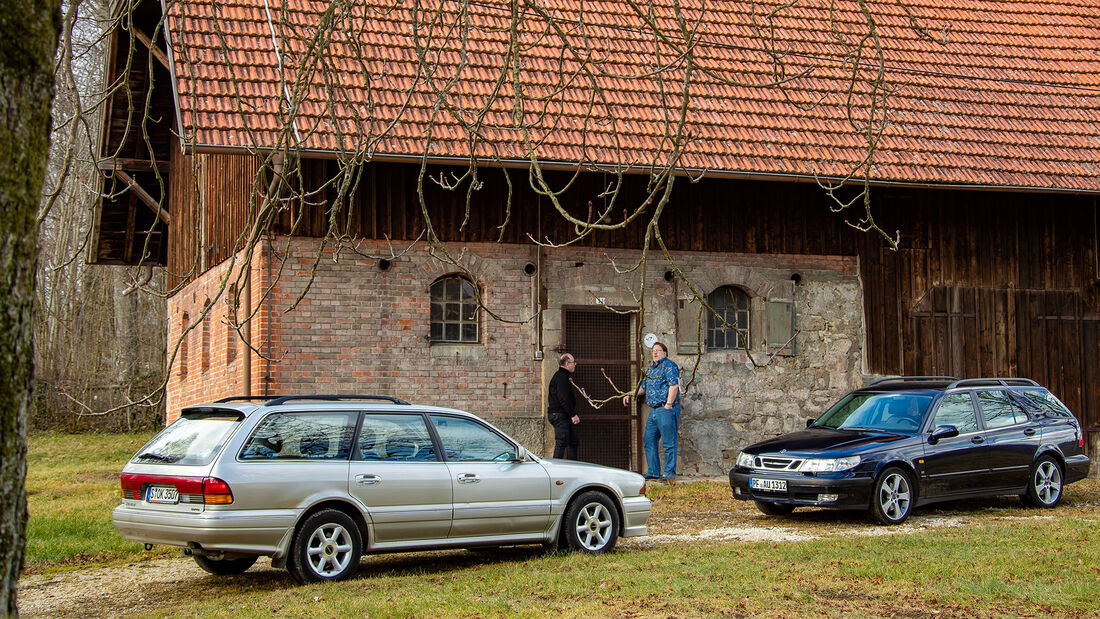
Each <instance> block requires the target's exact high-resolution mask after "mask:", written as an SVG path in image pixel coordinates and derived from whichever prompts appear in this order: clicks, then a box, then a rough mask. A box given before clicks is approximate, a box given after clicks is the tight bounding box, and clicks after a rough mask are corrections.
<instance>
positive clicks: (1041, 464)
mask: <svg viewBox="0 0 1100 619" xmlns="http://www.w3.org/2000/svg"><path fill="white" fill-rule="evenodd" d="M1020 498H1022V499H1023V500H1024V503H1027V504H1028V505H1030V506H1032V507H1047V508H1050V507H1054V506H1055V505H1057V504H1058V502H1059V501H1061V500H1062V467H1060V466H1058V462H1057V461H1056V460H1055V459H1054V458H1052V457H1050V456H1042V457H1041V458H1039V459H1038V460H1037V461H1036V462H1035V465H1034V466H1032V467H1031V477H1030V478H1028V482H1027V492H1026V493H1025V494H1022V495H1020Z"/></svg>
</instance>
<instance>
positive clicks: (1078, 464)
mask: <svg viewBox="0 0 1100 619" xmlns="http://www.w3.org/2000/svg"><path fill="white" fill-rule="evenodd" d="M1089 464H1090V461H1089V457H1088V456H1086V455H1085V454H1080V455H1076V456H1070V457H1068V458H1066V481H1065V483H1067V484H1072V483H1073V482H1075V481H1081V480H1082V479H1084V478H1086V477H1088V475H1089Z"/></svg>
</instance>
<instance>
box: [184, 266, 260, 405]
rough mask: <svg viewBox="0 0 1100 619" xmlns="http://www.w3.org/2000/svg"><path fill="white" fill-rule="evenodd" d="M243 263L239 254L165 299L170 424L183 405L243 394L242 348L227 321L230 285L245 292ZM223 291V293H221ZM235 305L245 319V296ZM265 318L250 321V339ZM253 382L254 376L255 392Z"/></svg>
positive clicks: (255, 275)
mask: <svg viewBox="0 0 1100 619" xmlns="http://www.w3.org/2000/svg"><path fill="white" fill-rule="evenodd" d="M255 256H256V257H255V259H254V260H253V267H252V268H253V274H252V279H253V285H252V288H253V295H252V307H253V308H255V307H257V303H258V302H259V298H260V294H261V289H260V286H259V283H260V281H259V275H260V274H261V273H260V269H259V266H260V264H261V255H260V252H259V251H258V250H257V252H256V254H255ZM243 260H244V254H243V253H238V254H237V255H236V256H235V257H234V259H233V260H232V261H226V262H224V263H222V264H220V265H218V266H216V267H214V268H212V269H210V270H209V271H207V272H206V273H204V274H203V275H201V276H200V277H199V278H198V279H196V280H195V281H193V282H192V283H190V284H189V285H187V286H186V287H185V288H183V289H182V290H181V291H179V292H178V293H176V294H175V295H173V296H172V297H171V298H170V299H169V300H168V358H169V361H170V362H171V367H170V368H169V372H168V390H167V394H166V405H165V409H166V410H167V415H168V421H171V420H173V419H175V418H176V417H178V416H179V411H180V408H182V407H184V406H188V405H190V404H195V403H198V402H211V401H213V400H216V399H218V398H222V397H225V396H230V395H242V394H243V393H244V392H245V388H244V381H245V373H244V371H245V353H246V347H245V345H244V343H243V342H241V340H240V337H239V336H238V335H237V331H236V330H235V329H232V328H231V327H230V320H229V318H230V312H232V311H233V308H232V306H231V301H232V299H233V297H234V295H233V294H232V293H231V287H233V286H239V287H240V288H241V289H242V290H243V289H244V280H243V279H240V280H239V281H238V276H239V274H240V271H241V266H242V265H241V263H242V261H243ZM223 288H224V292H221V293H219V291H220V290H222V289H223ZM239 302H240V307H238V308H237V310H236V314H237V320H239V321H243V320H244V319H245V309H244V308H245V299H244V297H243V296H241V297H240V300H239ZM207 304H209V306H210V307H209V310H207V309H206V307H207ZM264 318H265V314H264V313H262V312H261V313H260V314H259V315H257V316H256V317H255V318H253V321H252V333H253V335H252V337H253V339H255V338H256V333H262V330H263V326H264ZM173 351H175V354H173ZM254 363H255V362H254ZM256 384H257V380H256V378H255V376H254V379H253V385H254V386H253V389H255V385H256ZM254 392H255V391H254Z"/></svg>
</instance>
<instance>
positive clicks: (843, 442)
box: [729, 376, 1089, 524]
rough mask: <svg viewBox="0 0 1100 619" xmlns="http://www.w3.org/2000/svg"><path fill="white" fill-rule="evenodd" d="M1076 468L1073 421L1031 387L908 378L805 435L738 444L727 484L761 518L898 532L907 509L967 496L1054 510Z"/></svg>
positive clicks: (1080, 459)
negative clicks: (814, 514)
mask: <svg viewBox="0 0 1100 619" xmlns="http://www.w3.org/2000/svg"><path fill="white" fill-rule="evenodd" d="M1088 470H1089V458H1088V456H1087V455H1085V438H1084V433H1083V432H1082V430H1081V426H1080V424H1078V422H1077V420H1076V419H1075V418H1074V416H1073V414H1072V413H1071V412H1070V411H1069V409H1067V408H1066V407H1065V405H1064V404H1062V402H1061V401H1059V400H1058V398H1056V397H1055V396H1054V394H1052V393H1051V392H1050V391H1048V390H1047V389H1045V388H1043V387H1042V386H1040V385H1039V384H1038V383H1036V382H1034V381H1032V380H1029V379H1020V378H980V379H966V380H957V379H955V378H952V377H926V376H917V377H906V378H888V379H883V380H880V381H877V382H874V383H872V384H871V385H869V386H867V387H865V388H863V389H859V390H857V391H853V392H851V393H849V394H848V395H846V396H844V397H843V398H841V400H840V401H839V402H837V403H836V404H834V405H833V406H832V407H830V408H829V409H828V410H827V411H825V413H824V414H823V415H821V416H820V417H818V418H817V419H811V420H808V422H807V427H806V429H805V430H802V431H799V432H793V433H790V434H786V435H783V436H780V437H777V438H773V439H769V440H765V441H761V442H759V443H755V444H753V445H750V446H748V447H746V448H745V449H744V450H743V451H742V452H741V453H740V454H739V455H738V457H737V463H736V466H734V468H733V469H732V470H731V471H730V474H729V479H730V487H731V488H732V489H733V495H734V497H735V498H738V499H743V500H752V501H755V502H756V506H757V507H758V508H759V509H760V511H762V512H764V513H765V514H771V515H781V514H789V513H791V511H792V510H794V508H795V507H797V506H800V505H808V506H818V507H836V508H845V509H869V510H870V512H871V514H872V516H873V517H874V518H875V520H877V521H878V522H880V523H882V524H900V523H902V522H904V521H905V520H906V518H908V517H909V514H910V513H911V512H912V510H913V508H914V507H917V506H920V505H925V504H928V503H933V502H936V501H944V500H951V499H959V498H966V497H975V496H993V495H1006V494H1017V495H1020V497H1021V498H1022V499H1023V500H1024V502H1025V503H1027V504H1028V505H1032V506H1035V507H1047V508H1050V507H1054V506H1055V505H1057V504H1058V502H1059V501H1060V500H1061V498H1062V488H1063V486H1064V485H1065V484H1069V483H1073V482H1075V481H1078V480H1081V479H1083V478H1084V477H1085V476H1086V475H1087V474H1088Z"/></svg>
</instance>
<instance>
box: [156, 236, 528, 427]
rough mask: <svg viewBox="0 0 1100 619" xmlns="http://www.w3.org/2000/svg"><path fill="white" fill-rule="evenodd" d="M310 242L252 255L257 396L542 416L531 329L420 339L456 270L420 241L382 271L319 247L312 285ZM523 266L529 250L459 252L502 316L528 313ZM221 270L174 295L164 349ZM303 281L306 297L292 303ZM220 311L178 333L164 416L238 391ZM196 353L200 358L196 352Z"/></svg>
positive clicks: (313, 244) (376, 247)
mask: <svg viewBox="0 0 1100 619" xmlns="http://www.w3.org/2000/svg"><path fill="white" fill-rule="evenodd" d="M318 247H319V240H318V239H305V238H303V239H291V240H290V241H289V244H288V239H286V238H285V237H283V238H277V239H275V240H274V241H273V242H272V243H271V244H270V246H268V245H264V246H263V247H260V248H258V249H257V254H256V258H255V259H254V260H253V261H252V269H253V271H252V273H253V282H252V287H253V307H254V308H255V307H258V306H260V304H261V296H262V294H263V292H264V291H265V290H266V289H267V288H268V286H269V285H271V284H272V283H273V284H274V286H273V287H272V288H271V291H270V296H269V298H268V299H267V300H266V301H263V302H262V303H263V305H262V307H261V308H260V309H261V311H260V312H258V313H257V315H256V316H255V318H254V319H253V323H252V331H251V333H252V337H253V345H254V346H255V347H256V348H257V349H258V351H259V353H261V354H262V356H263V357H268V359H269V360H268V359H264V358H262V357H261V356H260V355H257V354H253V355H252V393H253V394H254V395H264V394H279V395H282V394H308V393H360V394H378V395H392V396H397V397H400V398H403V399H405V400H408V401H411V402H416V403H420V404H430V405H439V406H449V407H454V408H460V409H464V410H469V411H471V412H474V413H476V414H478V415H481V416H482V417H485V418H488V419H489V420H492V419H493V418H494V417H497V418H508V417H517V416H518V417H529V418H534V417H541V411H540V408H541V401H542V396H541V393H540V391H541V374H542V368H541V364H540V362H536V361H535V360H534V342H535V333H534V328H535V327H534V324H533V323H530V322H528V323H522V322H501V321H497V320H494V319H492V318H489V317H487V316H485V315H484V314H483V315H482V316H481V319H480V334H479V335H480V342H479V343H477V344H446V345H441V344H432V343H430V342H429V341H428V339H427V336H428V329H429V309H430V308H429V289H430V286H431V284H432V282H433V281H435V280H436V279H438V278H439V277H441V276H444V275H447V274H450V273H455V272H457V270H458V269H456V268H455V267H453V266H448V265H446V264H445V263H444V262H443V261H440V260H437V259H435V258H433V257H432V256H430V255H429V253H428V252H427V251H426V249H425V247H424V246H423V245H422V244H421V245H420V246H418V247H417V248H415V249H413V250H411V251H409V252H407V253H405V254H404V255H402V256H400V257H398V258H396V259H395V260H393V261H392V265H391V266H390V268H389V269H388V270H385V271H383V270H381V269H379V267H378V260H376V259H372V258H364V257H361V256H358V255H356V254H355V253H353V252H350V251H347V250H344V251H343V252H341V254H340V256H339V261H338V262H334V261H333V257H334V254H333V251H332V250H331V249H326V250H324V253H323V255H322V256H321V259H320V261H319V262H318V264H317V267H316V271H315V273H314V274H313V277H312V283H310V280H311V271H312V270H313V264H314V262H315V260H316V258H317V250H318ZM358 249H359V251H360V252H363V253H367V254H374V255H381V254H386V253H388V251H389V248H388V246H387V245H386V244H385V243H384V242H369V243H364V244H362V245H360V246H359V247H358ZM530 259H531V249H530V248H525V247H521V246H515V245H511V246H507V245H497V244H477V245H471V246H470V247H468V248H467V251H466V252H465V254H464V255H463V256H462V260H463V262H464V263H465V264H467V265H468V266H469V268H470V271H471V272H472V273H473V275H474V276H475V279H476V280H477V284H478V286H479V287H480V290H481V294H482V295H483V298H484V300H485V303H486V304H487V305H488V306H490V307H491V308H492V310H493V311H494V312H496V313H498V314H499V315H500V316H501V317H502V318H504V319H506V320H508V321H523V320H526V319H528V318H530V311H531V310H530V307H531V294H532V292H531V288H532V280H531V278H530V277H528V276H527V275H525V274H524V272H523V266H524V264H526V263H527V262H528V261H529V260H530ZM227 270H228V265H226V264H223V265H220V266H218V267H216V268H214V269H211V270H210V271H208V272H207V273H205V274H203V275H202V276H201V277H199V278H198V279H196V280H195V281H194V282H192V283H191V284H190V285H188V286H187V287H186V288H184V289H183V290H181V291H180V292H179V293H177V294H176V295H175V296H173V297H172V299H170V301H169V316H170V317H171V318H170V321H169V324H170V326H169V334H168V335H169V342H170V346H171V345H172V343H174V342H175V341H176V339H177V338H178V337H179V334H180V333H181V331H182V329H183V324H182V322H183V321H182V315H183V313H184V312H187V314H188V316H189V317H190V320H191V321H192V322H194V321H196V320H197V319H198V318H199V316H200V315H201V314H202V308H203V305H204V303H205V301H206V299H208V298H214V295H215V294H216V291H217V289H218V288H219V286H220V285H221V280H222V278H224V277H225V274H226V272H227ZM231 281H232V280H231ZM307 284H309V285H310V290H309V292H308V294H306V296H305V297H304V298H303V299H302V300H301V301H299V302H298V303H297V305H296V306H294V304H295V301H296V300H297V298H298V297H299V296H300V295H301V294H302V292H303V291H304V290H305V288H306V286H307ZM292 306H294V307H293V309H290V308H291V307H292ZM227 310H228V305H227V304H226V303H225V302H224V301H217V302H215V303H214V304H213V309H212V311H211V312H209V313H208V314H207V316H206V318H205V321H207V323H208V325H209V326H208V328H206V329H204V328H203V326H202V325H201V324H200V325H199V326H197V327H196V328H193V329H192V330H191V331H190V332H189V333H188V334H187V335H186V336H185V337H186V340H187V346H186V352H187V359H186V360H184V359H177V360H176V362H175V363H174V364H173V367H172V370H171V375H170V376H171V378H170V381H169V385H168V391H169V393H168V406H167V409H168V415H169V419H172V418H174V417H176V416H178V414H179V410H180V408H182V407H183V406H187V405H190V404H194V403H198V402H208V401H211V400H214V399H217V398H220V397H224V396H228V395H241V394H243V392H244V389H243V384H244V383H243V378H244V375H243V369H242V368H243V360H244V357H245V355H246V354H247V351H246V349H245V348H244V345H243V344H242V343H240V342H239V341H236V342H235V343H236V344H237V346H236V350H234V348H233V347H232V346H229V343H230V342H234V341H235V340H236V338H235V337H233V336H232V335H231V334H230V333H229V332H228V326H227V325H226V324H225V316H226V311H227ZM241 316H242V318H243V308H242V310H241ZM269 325H270V330H269V329H268V326H269ZM206 332H208V333H209V337H208V344H207V345H206V346H205V347H204V346H203V344H202V338H203V334H204V333H206ZM204 348H205V349H206V350H208V351H209V361H208V363H203V362H202V360H201V358H200V356H199V355H201V351H202V350H203V349H204ZM181 350H183V348H182V347H181ZM184 367H186V371H184ZM265 383H266V384H265ZM265 389H266V391H265ZM505 425H508V424H505Z"/></svg>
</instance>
